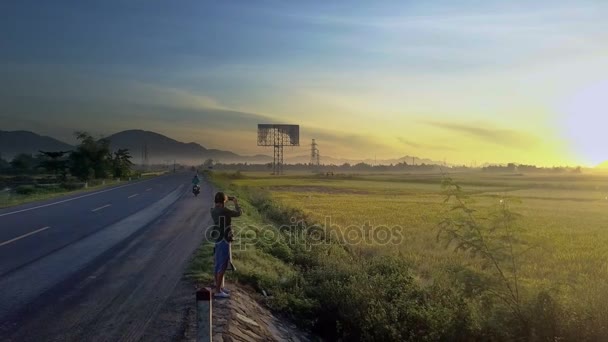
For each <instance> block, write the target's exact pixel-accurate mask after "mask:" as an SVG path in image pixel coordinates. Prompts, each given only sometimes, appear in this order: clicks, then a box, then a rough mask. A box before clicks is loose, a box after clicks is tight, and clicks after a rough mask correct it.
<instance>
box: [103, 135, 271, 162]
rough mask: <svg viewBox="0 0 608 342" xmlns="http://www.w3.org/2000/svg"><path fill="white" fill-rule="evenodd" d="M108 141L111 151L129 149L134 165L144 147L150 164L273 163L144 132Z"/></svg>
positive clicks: (115, 136)
mask: <svg viewBox="0 0 608 342" xmlns="http://www.w3.org/2000/svg"><path fill="white" fill-rule="evenodd" d="M107 138H108V139H109V140H110V145H111V147H112V149H118V148H127V149H129V151H130V152H131V155H132V156H133V162H135V163H141V161H142V152H143V150H144V147H145V148H147V151H148V161H149V162H150V163H165V162H172V161H173V160H176V161H177V162H180V163H185V164H201V163H203V162H204V161H205V160H206V159H209V158H211V159H214V160H218V161H220V162H223V163H232V162H249V163H265V162H268V161H271V160H272V158H271V157H268V156H264V155H256V156H241V155H238V154H236V153H233V152H230V151H222V150H216V149H207V148H205V147H203V146H201V145H199V144H197V143H193V142H191V143H184V142H181V141H177V140H174V139H171V138H169V137H167V136H164V135H162V134H158V133H155V132H149V131H143V130H127V131H122V132H119V133H116V134H112V135H110V136H109V137H107Z"/></svg>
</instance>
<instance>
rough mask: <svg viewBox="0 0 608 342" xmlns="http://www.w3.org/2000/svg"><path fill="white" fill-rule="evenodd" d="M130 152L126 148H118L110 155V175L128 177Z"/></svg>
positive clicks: (130, 163)
mask: <svg viewBox="0 0 608 342" xmlns="http://www.w3.org/2000/svg"><path fill="white" fill-rule="evenodd" d="M132 166H133V163H132V162H131V154H130V153H129V150H128V149H126V148H125V149H119V150H118V151H116V152H114V156H113V157H112V175H113V176H114V177H116V178H124V177H128V176H129V175H130V174H131V167H132Z"/></svg>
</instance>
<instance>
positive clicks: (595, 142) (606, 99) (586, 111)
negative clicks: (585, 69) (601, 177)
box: [561, 80, 608, 166]
mask: <svg viewBox="0 0 608 342" xmlns="http://www.w3.org/2000/svg"><path fill="white" fill-rule="evenodd" d="M563 110H564V116H563V119H562V120H561V124H562V127H561V128H562V131H563V132H564V136H565V138H566V140H567V141H568V144H569V146H570V147H571V152H573V153H574V154H575V155H576V157H577V159H578V160H579V161H581V162H583V163H585V164H588V165H589V166H595V165H598V164H601V163H603V162H606V161H608V80H606V81H602V82H599V83H596V84H594V85H592V86H590V87H587V88H584V89H583V90H581V91H579V92H578V93H576V94H575V95H574V96H573V97H572V98H570V99H568V100H567V101H566V104H565V106H564V108H563Z"/></svg>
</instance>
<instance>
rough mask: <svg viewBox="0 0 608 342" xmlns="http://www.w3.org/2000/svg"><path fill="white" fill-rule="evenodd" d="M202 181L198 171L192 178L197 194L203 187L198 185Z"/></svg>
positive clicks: (194, 190) (193, 187) (193, 190)
mask: <svg viewBox="0 0 608 342" xmlns="http://www.w3.org/2000/svg"><path fill="white" fill-rule="evenodd" d="M200 182H201V180H200V179H199V178H198V173H197V174H195V175H194V177H193V178H192V192H193V193H194V195H195V196H198V194H199V192H200V191H201V187H200V185H198V184H199V183H200Z"/></svg>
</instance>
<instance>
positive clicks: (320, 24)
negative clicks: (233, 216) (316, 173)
mask: <svg viewBox="0 0 608 342" xmlns="http://www.w3.org/2000/svg"><path fill="white" fill-rule="evenodd" d="M0 13H2V20H0V129H2V130H17V129H25V130H31V131H35V132H37V133H41V134H45V135H51V136H54V137H57V138H59V139H61V140H64V141H67V142H73V141H74V137H73V132H74V131H75V130H86V131H89V132H91V133H93V134H96V135H109V134H112V133H115V132H118V131H121V130H124V129H145V130H151V131H156V132H159V133H162V134H165V135H168V136H170V137H172V138H174V139H178V140H181V141H185V142H191V141H192V142H197V143H200V144H202V145H203V146H205V147H208V148H220V149H227V150H232V151H234V152H237V153H241V154H258V153H267V154H268V153H270V151H267V150H265V149H264V148H261V147H257V146H256V128H257V124H258V123H288V124H299V125H300V130H301V133H300V134H301V141H300V143H301V146H300V147H298V148H292V149H289V151H287V153H291V154H300V155H301V154H307V153H308V149H309V147H308V146H309V144H310V139H312V138H315V139H316V141H317V143H318V144H319V149H320V153H321V156H323V155H327V156H332V157H339V158H351V159H357V158H360V159H364V158H378V159H382V158H398V157H401V156H405V155H415V156H419V157H424V158H431V159H435V160H444V159H445V160H447V162H448V163H461V164H467V165H469V164H471V163H477V164H481V163H484V162H495V163H507V162H517V163H527V164H537V165H544V166H553V165H585V166H593V165H596V164H599V163H601V162H603V161H606V160H608V148H606V146H608V134H605V131H606V130H608V115H607V114H608V113H607V111H608V43H607V42H608V20H605V18H606V17H607V16H608V1H605V0H596V1H594V0H577V1H566V0H551V1H548V0H539V1H533V2H532V1H522V0H511V1H498V0H485V1H472V0H438V1H433V0H426V1H407V0H401V1H393V0H386V1H380V0H375V1H360V0H349V1H342V0H337V1H316V0H308V1H287V0H282V1H279V0H260V1H249V0H247V1H245V0H234V1H206V0H179V1H175V0H173V1H169V0H166V1H165V0H163V1H160V0H124V1H116V0H105V1H87V0H75V1H65V0H54V1H43V0H40V1H30V0H19V1H13V0H9V1H2V2H0Z"/></svg>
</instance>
